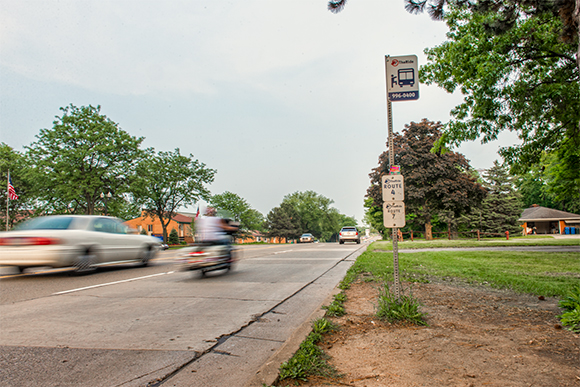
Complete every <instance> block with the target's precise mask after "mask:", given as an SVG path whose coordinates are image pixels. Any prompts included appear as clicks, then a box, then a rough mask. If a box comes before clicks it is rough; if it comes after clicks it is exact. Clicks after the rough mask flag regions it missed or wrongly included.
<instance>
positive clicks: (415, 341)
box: [278, 281, 580, 387]
mask: <svg viewBox="0 0 580 387" xmlns="http://www.w3.org/2000/svg"><path fill="white" fill-rule="evenodd" d="M407 286H408V285H405V287H406V288H407ZM378 292H379V289H378V285H377V283H374V282H362V281H359V282H356V283H354V284H353V285H352V287H351V288H350V289H349V290H347V291H346V294H347V297H348V299H347V302H346V303H345V308H346V311H347V314H346V315H345V316H343V317H340V318H333V319H332V320H333V321H334V322H335V323H337V324H338V325H339V326H340V329H339V330H338V331H337V332H335V333H333V334H331V335H328V336H327V337H326V338H325V341H324V343H323V344H321V347H322V348H323V349H324V351H325V352H326V353H327V354H328V355H330V356H331V360H330V362H331V363H332V364H333V365H334V366H335V367H336V368H337V370H338V372H339V373H341V374H342V376H341V377H340V378H337V379H326V378H318V377H316V378H312V379H311V380H309V381H308V382H304V383H298V384H297V383H296V382H295V381H291V382H286V383H280V384H278V385H279V386H284V385H288V386H290V385H294V386H295V385H300V386H310V387H314V386H345V385H347V386H357V387H363V386H364V387H375V386H377V387H378V386H397V387H410V386H433V387H442V386H452V387H458V386H474V387H475V386H491V387H505V386H511V387H519V386H522V387H523V386H525V387H530V386H542V387H551V386H554V387H563V386H580V349H579V345H578V344H579V337H578V335H576V334H573V333H572V332H569V331H566V330H564V329H562V327H561V326H560V324H559V322H558V319H557V318H556V317H555V316H556V315H557V314H558V313H560V310H559V308H558V306H557V300H555V299H545V300H543V299H542V300H540V299H539V298H538V297H534V296H530V295H518V294H514V293H512V292H507V291H498V290H493V289H489V288H486V287H470V286H466V285H464V284H461V283H445V282H442V283H428V284H413V285H412V292H413V295H414V296H415V297H416V298H417V299H419V300H420V301H421V302H422V303H423V304H424V306H423V307H422V309H421V310H422V311H423V312H427V313H428V316H427V322H428V324H429V326H427V327H417V326H409V325H400V324H399V325H396V324H389V323H386V322H382V321H380V320H378V319H377V318H376V317H375V316H374V313H375V305H376V297H377V295H378Z"/></svg>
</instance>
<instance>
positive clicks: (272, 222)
mask: <svg viewBox="0 0 580 387" xmlns="http://www.w3.org/2000/svg"><path fill="white" fill-rule="evenodd" d="M265 226H266V229H267V230H268V235H269V236H271V237H278V238H285V239H286V240H289V239H295V238H298V237H299V236H300V234H302V229H301V226H300V218H299V215H298V212H297V211H296V210H295V208H294V207H293V206H292V205H290V204H289V203H287V202H282V203H281V204H280V206H278V207H274V208H273V209H272V210H270V212H269V213H268V215H267V216H266V222H265Z"/></svg>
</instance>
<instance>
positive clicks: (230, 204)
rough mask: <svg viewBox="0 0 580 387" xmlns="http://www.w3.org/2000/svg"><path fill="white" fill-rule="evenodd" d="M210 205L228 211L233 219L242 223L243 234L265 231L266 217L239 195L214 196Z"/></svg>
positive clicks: (227, 192)
mask: <svg viewBox="0 0 580 387" xmlns="http://www.w3.org/2000/svg"><path fill="white" fill-rule="evenodd" d="M209 203H210V205H211V206H212V207H214V208H215V209H216V210H222V211H227V212H228V213H229V214H230V216H231V217H232V219H234V220H236V221H238V222H240V230H241V232H244V231H246V232H247V231H253V230H263V223H264V216H263V215H262V214H261V213H260V212H259V211H257V210H255V209H253V208H252V207H251V206H250V205H249V204H248V202H247V201H246V200H245V199H242V198H241V197H240V196H239V195H237V194H235V193H233V192H229V191H225V192H224V193H222V194H218V195H213V196H212V197H211V199H210V201H209Z"/></svg>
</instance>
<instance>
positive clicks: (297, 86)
mask: <svg viewBox="0 0 580 387" xmlns="http://www.w3.org/2000/svg"><path fill="white" fill-rule="evenodd" d="M326 5H327V0H294V1H281V0H246V1H233V0H232V1H226V0H189V1H172V0H164V1H159V0H155V1H147V0H139V1H137V0H135V1H127V0H125V1H123V0H115V1H104V0H77V1H60V0H39V1H26V0H23V1H14V0H0V142H5V143H7V144H8V145H10V146H12V147H13V148H15V149H17V150H20V151H21V150H23V146H25V145H29V144H30V143H32V142H33V141H35V136H36V135H37V134H38V133H39V130H40V129H41V128H52V122H53V120H54V117H55V116H57V115H59V116H60V114H61V112H60V110H59V108H60V107H63V106H67V105H69V104H71V103H72V104H74V105H76V106H79V107H80V106H86V105H89V104H90V105H93V106H96V105H101V113H102V114H105V115H107V117H109V118H110V119H111V120H113V121H115V122H117V123H118V124H119V125H120V127H121V128H122V129H123V130H125V131H127V132H128V133H130V134H131V135H134V136H143V137H145V141H144V146H145V147H154V148H155V149H156V150H157V151H161V150H163V151H168V150H173V149H175V148H179V149H180V150H181V153H182V154H185V155H189V154H193V155H194V157H195V158H197V159H199V160H200V161H201V162H203V163H205V164H206V165H207V166H208V167H209V168H214V169H217V175H216V179H215V182H214V183H213V184H212V185H211V186H210V187H209V188H210V190H211V191H212V193H213V194H217V193H222V192H224V191H231V192H234V193H236V194H238V195H240V196H241V197H243V198H244V199H246V200H247V201H248V203H249V204H250V205H251V206H252V207H254V208H256V209H257V210H258V211H260V212H262V213H263V214H264V215H266V214H267V213H268V212H269V211H270V210H271V209H272V208H273V207H275V206H277V205H279V204H280V202H281V201H282V199H283V197H284V196H285V195H287V194H290V193H292V192H295V191H306V190H313V191H315V192H317V193H319V194H321V195H324V196H326V197H329V198H331V199H333V200H334V206H335V207H336V208H337V209H338V210H339V211H340V212H341V213H344V214H346V215H349V216H354V217H355V218H356V219H357V220H358V221H359V223H360V222H361V220H362V217H363V214H364V208H363V201H364V195H365V193H366V189H367V187H368V186H369V178H368V174H369V173H370V171H371V169H372V168H374V167H375V166H376V165H377V163H378V156H379V154H380V153H381V152H382V151H384V150H385V149H386V146H385V142H386V137H387V118H386V116H387V115H386V92H385V88H386V86H385V63H384V57H385V55H391V56H401V55H411V54H415V55H417V56H418V58H419V64H420V65H421V64H424V63H425V61H426V58H425V56H424V55H423V50H424V49H425V48H427V47H433V46H436V45H439V44H441V43H442V42H443V41H444V40H445V33H446V31H447V28H446V26H445V24H444V23H442V22H434V21H431V20H430V19H429V17H428V16H427V15H411V14H408V13H407V12H406V11H405V10H404V3H403V0H350V1H349V2H348V4H347V7H346V8H345V9H344V11H343V12H341V13H339V14H336V15H335V14H332V13H331V12H329V11H328V10H327V9H326ZM420 95H421V97H420V99H419V100H418V101H411V102H394V103H393V128H394V130H395V131H396V132H398V131H400V130H401V129H403V127H404V125H405V124H407V123H409V122H411V121H415V122H419V121H421V119H423V118H427V119H429V120H431V121H442V122H446V121H448V120H449V111H450V110H451V109H452V108H453V107H454V106H455V105H457V104H458V103H459V102H460V101H461V96H460V95H450V94H448V93H447V92H445V91H444V90H442V89H439V88H438V87H436V86H430V87H427V86H425V85H421V86H420ZM514 140H515V138H514V137H513V136H510V135H507V136H503V137H501V138H500V141H499V142H496V143H493V144H488V145H486V146H482V145H481V144H480V143H479V142H474V143H468V144H466V145H464V146H462V147H461V148H460V149H459V151H460V152H461V153H463V154H464V155H465V156H466V157H467V158H468V159H469V160H470V161H471V165H472V166H473V167H474V168H477V169H481V168H488V167H490V166H491V165H492V163H493V161H494V160H496V159H498V156H497V149H498V147H499V145H500V144H501V145H508V144H511V143H512V142H513V141H514ZM190 210H194V209H190Z"/></svg>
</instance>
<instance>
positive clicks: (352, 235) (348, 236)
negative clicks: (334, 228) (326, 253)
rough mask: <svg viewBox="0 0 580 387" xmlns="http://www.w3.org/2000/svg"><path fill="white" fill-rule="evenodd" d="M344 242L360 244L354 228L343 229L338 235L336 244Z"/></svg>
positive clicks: (357, 233)
mask: <svg viewBox="0 0 580 387" xmlns="http://www.w3.org/2000/svg"><path fill="white" fill-rule="evenodd" d="M344 242H356V243H360V234H359V232H358V230H357V228H356V227H343V228H342V229H341V230H340V233H339V234H338V243H340V244H341V245H342V244H343V243H344Z"/></svg>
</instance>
